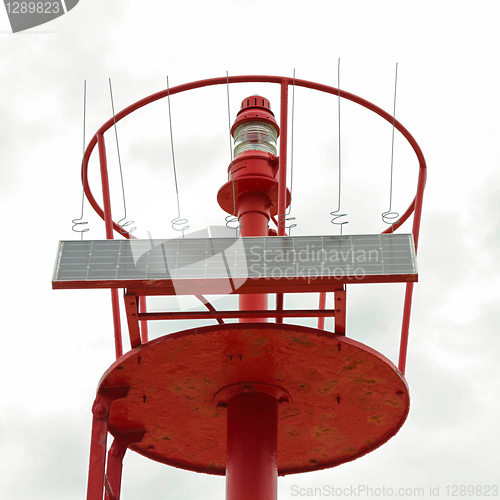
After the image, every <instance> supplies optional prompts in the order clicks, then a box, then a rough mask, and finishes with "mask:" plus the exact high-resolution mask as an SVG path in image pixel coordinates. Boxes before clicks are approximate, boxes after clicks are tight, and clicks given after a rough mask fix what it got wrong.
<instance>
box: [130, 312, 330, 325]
mask: <svg viewBox="0 0 500 500" xmlns="http://www.w3.org/2000/svg"><path fill="white" fill-rule="evenodd" d="M335 314H336V311H335V309H323V310H314V309H313V310H309V309H287V310H285V311H270V310H267V309H260V310H259V309H253V310H245V309H241V310H239V311H220V310H219V311H213V312H208V313H207V312H203V311H181V312H151V313H139V319H145V320H148V321H153V320H168V319H217V318H221V319H222V318H224V319H234V318H244V319H246V320H247V321H246V322H249V321H248V320H256V319H258V318H318V317H320V318H325V317H326V318H329V317H333V316H335Z"/></svg>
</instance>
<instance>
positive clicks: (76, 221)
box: [71, 80, 89, 240]
mask: <svg viewBox="0 0 500 500" xmlns="http://www.w3.org/2000/svg"><path fill="white" fill-rule="evenodd" d="M86 112H87V80H84V82H83V155H82V165H83V163H84V162H85V120H86ZM82 184H83V182H82ZM84 202H85V187H83V186H82V210H81V213H80V217H79V218H75V219H73V220H72V221H71V222H72V223H73V226H72V227H71V229H72V230H73V231H74V232H75V233H80V239H82V240H83V233H86V232H87V231H88V230H89V228H88V227H85V228H81V229H77V228H78V227H79V226H83V225H86V224H88V222H87V221H84V220H83V206H84Z"/></svg>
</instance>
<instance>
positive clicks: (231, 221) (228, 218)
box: [225, 71, 242, 235]
mask: <svg viewBox="0 0 500 500" xmlns="http://www.w3.org/2000/svg"><path fill="white" fill-rule="evenodd" d="M226 93H227V118H228V123H229V155H230V158H231V180H232V184H233V213H232V215H227V216H226V217H225V219H226V227H228V228H229V229H234V230H235V231H236V235H237V234H238V230H239V229H240V228H241V227H242V225H241V224H240V223H239V222H240V218H239V217H238V216H237V215H236V190H235V187H234V162H233V142H232V140H231V137H232V136H231V108H230V104H229V72H228V71H226ZM235 222H238V225H237V226H234V227H231V226H230V224H234V223H235Z"/></svg>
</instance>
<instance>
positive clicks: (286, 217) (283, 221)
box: [279, 68, 297, 236]
mask: <svg viewBox="0 0 500 500" xmlns="http://www.w3.org/2000/svg"><path fill="white" fill-rule="evenodd" d="M294 113H295V68H294V69H293V85H292V127H291V128H292V130H291V134H290V205H288V208H287V210H286V211H285V213H284V214H280V216H279V221H280V226H281V227H284V228H285V231H286V230H288V236H291V234H292V229H293V228H294V227H297V224H295V223H293V222H292V223H291V224H290V225H288V226H287V225H286V224H287V223H288V221H293V220H295V217H290V212H291V211H292V201H293V195H292V192H293V191H292V190H293V124H294Z"/></svg>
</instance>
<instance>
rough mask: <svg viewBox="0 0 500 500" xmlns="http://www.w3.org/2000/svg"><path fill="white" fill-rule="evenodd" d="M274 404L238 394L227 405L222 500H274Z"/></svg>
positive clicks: (268, 397)
mask: <svg viewBox="0 0 500 500" xmlns="http://www.w3.org/2000/svg"><path fill="white" fill-rule="evenodd" d="M277 447H278V401H277V400H276V398H274V397H273V396H271V395H269V394H266V393H262V392H253V393H240V394H236V395H235V396H233V397H231V398H229V400H228V402H227V462H226V500H276V498H277V488H278V465H277Z"/></svg>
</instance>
